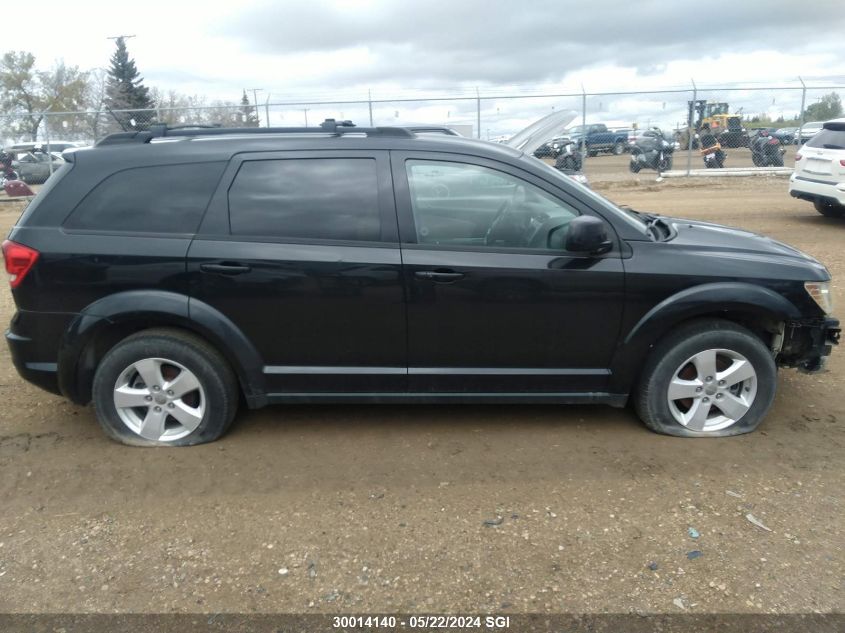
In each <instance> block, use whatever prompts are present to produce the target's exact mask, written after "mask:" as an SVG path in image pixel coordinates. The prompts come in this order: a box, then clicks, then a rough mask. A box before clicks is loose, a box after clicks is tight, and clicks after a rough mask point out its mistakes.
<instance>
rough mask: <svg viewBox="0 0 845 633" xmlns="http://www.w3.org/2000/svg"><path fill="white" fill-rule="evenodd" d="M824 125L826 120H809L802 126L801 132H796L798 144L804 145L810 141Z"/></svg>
mask: <svg viewBox="0 0 845 633" xmlns="http://www.w3.org/2000/svg"><path fill="white" fill-rule="evenodd" d="M823 125H824V121H808V122H807V123H805V124H804V125H803V126H801V128H800V132H796V134H797V136H796V138H797V139H798V145H803V144H804V143H806V142H807V141H809V140H810V139H811V138H813V136H815V135H816V134H818V133H819V131H820V130H821V129H822V126H823Z"/></svg>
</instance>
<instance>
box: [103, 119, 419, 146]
mask: <svg viewBox="0 0 845 633" xmlns="http://www.w3.org/2000/svg"><path fill="white" fill-rule="evenodd" d="M243 134H328V135H333V136H342V135H344V134H366V135H367V136H392V137H405V138H413V137H414V136H415V134H414V132H413V131H412V130H409V129H406V128H401V127H356V126H355V124H354V123H352V121H335V120H334V119H326V120H325V121H323V122H322V123H321V124H320V127H219V126H207V125H180V126H176V127H168V126H167V124H165V123H155V124H153V125H151V126H150V127H149V129H147V130H141V131H138V132H118V133H116V134H109V135H108V136H106V137H105V138H104V139H102V140H101V141H100V142H99V143H97V145H98V146H100V145H122V144H125V143H149V142H150V141H152V140H153V139H156V138H164V137H193V136H232V135H243Z"/></svg>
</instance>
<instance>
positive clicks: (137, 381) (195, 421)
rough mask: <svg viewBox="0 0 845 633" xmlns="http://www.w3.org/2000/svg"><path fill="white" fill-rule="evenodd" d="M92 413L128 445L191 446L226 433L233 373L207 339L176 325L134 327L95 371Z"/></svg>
mask: <svg viewBox="0 0 845 633" xmlns="http://www.w3.org/2000/svg"><path fill="white" fill-rule="evenodd" d="M93 401H94V408H95V410H96V414H97V420H98V421H99V423H100V425H101V426H102V427H103V429H104V430H105V431H106V433H107V434H108V435H109V436H110V437H111V438H113V439H115V440H117V441H119V442H122V443H124V444H130V445H133V446H190V445H194V444H202V443H204V442H211V441H214V440H216V439H217V438H219V437H220V436H221V435H223V433H225V432H226V430H227V429H228V427H229V425H230V424H231V422H232V419H233V418H234V416H235V411H236V409H237V404H238V394H237V389H236V381H235V377H234V375H233V374H232V370H231V369H230V367H229V364H228V363H227V362H226V360H225V359H224V358H223V357H222V356H221V355H220V353H219V352H217V350H215V349H214V348H213V347H211V346H210V345H209V344H208V343H206V342H205V341H203V340H202V339H199V338H197V337H195V336H193V335H191V334H188V333H186V332H182V331H181V330H175V329H166V328H161V329H152V330H145V331H143V332H139V333H137V334H133V335H132V336H129V337H127V338H126V339H124V340H123V341H121V342H120V343H118V344H117V345H115V346H114V347H113V348H112V349H111V350H109V352H108V353H106V355H105V356H104V357H103V359H102V361H101V362H100V364H99V366H98V367H97V371H96V373H95V374H94V385H93Z"/></svg>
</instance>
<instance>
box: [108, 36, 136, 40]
mask: <svg viewBox="0 0 845 633" xmlns="http://www.w3.org/2000/svg"><path fill="white" fill-rule="evenodd" d="M133 37H136V36H135V35H113V36H112V37H107V38H106V39H107V40H130V39H132V38H133Z"/></svg>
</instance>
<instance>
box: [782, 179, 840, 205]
mask: <svg viewBox="0 0 845 633" xmlns="http://www.w3.org/2000/svg"><path fill="white" fill-rule="evenodd" d="M789 194H790V195H791V196H792V197H793V198H800V199H802V200H809V201H811V202H815V201H816V200H828V201H832V202H836V203H837V204H841V205H845V182H840V183H837V182H826V181H824V180H821V179H816V178H810V177H808V176H798V175H796V174H792V175H791V176H790V177H789Z"/></svg>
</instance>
